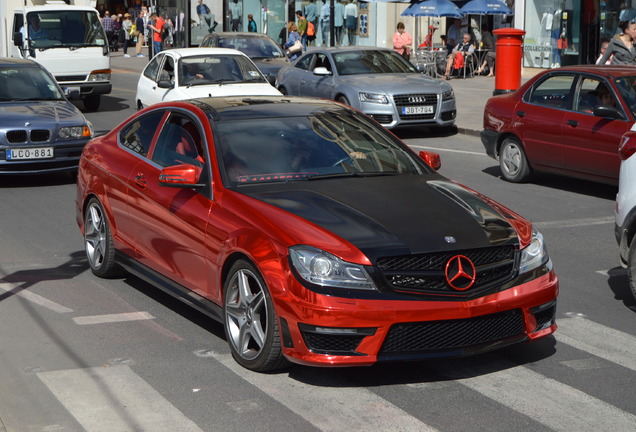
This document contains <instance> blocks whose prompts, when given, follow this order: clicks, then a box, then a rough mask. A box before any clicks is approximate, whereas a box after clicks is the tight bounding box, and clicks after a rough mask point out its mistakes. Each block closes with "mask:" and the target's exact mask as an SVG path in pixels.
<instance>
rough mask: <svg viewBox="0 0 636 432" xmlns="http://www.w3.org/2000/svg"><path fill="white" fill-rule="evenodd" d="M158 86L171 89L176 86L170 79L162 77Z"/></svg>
mask: <svg viewBox="0 0 636 432" xmlns="http://www.w3.org/2000/svg"><path fill="white" fill-rule="evenodd" d="M157 87H159V88H162V89H171V88H174V84H172V82H171V81H170V80H169V79H160V80H159V81H157Z"/></svg>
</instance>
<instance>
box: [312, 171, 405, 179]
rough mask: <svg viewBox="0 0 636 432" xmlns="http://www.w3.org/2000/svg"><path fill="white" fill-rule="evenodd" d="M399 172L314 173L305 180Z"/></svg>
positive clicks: (373, 175) (393, 174) (376, 175)
mask: <svg viewBox="0 0 636 432" xmlns="http://www.w3.org/2000/svg"><path fill="white" fill-rule="evenodd" d="M398 174H399V173H398V172H397V171H375V172H357V171H356V172H342V173H331V174H316V175H312V176H309V177H307V180H322V179H328V178H339V177H380V176H395V175H398Z"/></svg>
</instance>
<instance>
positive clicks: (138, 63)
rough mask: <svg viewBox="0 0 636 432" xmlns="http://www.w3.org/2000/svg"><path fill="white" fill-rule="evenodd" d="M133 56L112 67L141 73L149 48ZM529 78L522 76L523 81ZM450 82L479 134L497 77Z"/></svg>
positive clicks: (463, 120) (116, 56)
mask: <svg viewBox="0 0 636 432" xmlns="http://www.w3.org/2000/svg"><path fill="white" fill-rule="evenodd" d="M131 51H132V53H133V56H132V57H130V58H124V54H123V53H122V52H121V51H119V52H114V53H111V68H112V69H113V71H114V72H115V73H117V71H125V72H133V73H141V70H142V69H143V68H144V67H145V66H146V65H147V64H148V57H147V54H148V49H147V48H144V50H143V54H144V55H146V57H135V56H134V52H135V51H134V48H133V49H132V50H131V48H129V49H128V52H129V53H130V52H131ZM527 80H528V78H522V79H521V83H522V84H523V83H524V82H526V81H527ZM448 83H449V84H450V85H451V87H453V90H454V91H455V99H456V101H457V119H456V120H455V125H456V126H457V131H458V132H459V133H462V134H467V135H474V136H479V132H481V129H482V126H483V117H484V106H485V105H486V101H487V100H488V99H489V98H490V97H492V96H493V91H494V90H495V78H493V77H485V76H477V77H474V78H466V79H462V78H454V79H452V80H450V81H448Z"/></svg>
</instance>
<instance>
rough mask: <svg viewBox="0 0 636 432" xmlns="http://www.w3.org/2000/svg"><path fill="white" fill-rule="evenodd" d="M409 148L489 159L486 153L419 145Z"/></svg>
mask: <svg viewBox="0 0 636 432" xmlns="http://www.w3.org/2000/svg"><path fill="white" fill-rule="evenodd" d="M409 147H412V148H418V149H424V150H432V151H435V152H438V151H440V152H448V153H462V154H469V155H475V156H486V157H489V156H488V155H487V154H486V153H480V152H472V151H468V150H455V149H447V148H439V147H428V146H423V145H417V144H410V145H409Z"/></svg>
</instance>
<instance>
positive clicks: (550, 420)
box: [453, 363, 636, 432]
mask: <svg viewBox="0 0 636 432" xmlns="http://www.w3.org/2000/svg"><path fill="white" fill-rule="evenodd" d="M505 366H506V364H503V365H502V368H503V369H502V370H498V371H497V372H493V373H488V371H487V370H480V369H483V368H480V367H479V366H476V367H462V368H459V369H458V370H456V372H457V373H459V375H460V376H464V377H469V378H462V377H459V378H458V380H457V382H458V383H460V384H463V385H465V386H466V387H468V388H470V389H472V390H474V391H476V392H479V393H481V394H482V395H485V396H487V397H489V398H491V399H493V400H495V401H497V402H498V403H500V404H502V405H504V406H507V407H509V408H512V409H514V410H515V411H517V412H519V413H522V414H525V415H527V416H528V417H529V418H531V419H532V420H534V421H536V422H538V423H541V424H544V425H546V426H548V427H550V428H552V429H554V430H556V431H565V432H569V431H578V432H583V431H590V432H597V431H599V430H608V431H610V430H611V431H633V430H634V425H636V416H634V415H633V414H631V413H628V412H626V411H623V410H621V409H619V408H617V407H615V406H613V405H610V404H608V403H607V402H604V401H602V400H600V399H597V398H595V397H593V396H590V395H589V394H587V393H585V392H582V391H580V390H578V389H576V388H574V387H570V386H568V385H566V384H563V383H561V382H559V381H556V380H554V379H552V378H548V377H546V376H544V375H541V374H539V373H537V372H534V371H532V370H530V369H528V368H526V367H524V366H515V365H514V364H513V363H510V365H509V366H510V367H509V368H505ZM453 375H454V374H453Z"/></svg>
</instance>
